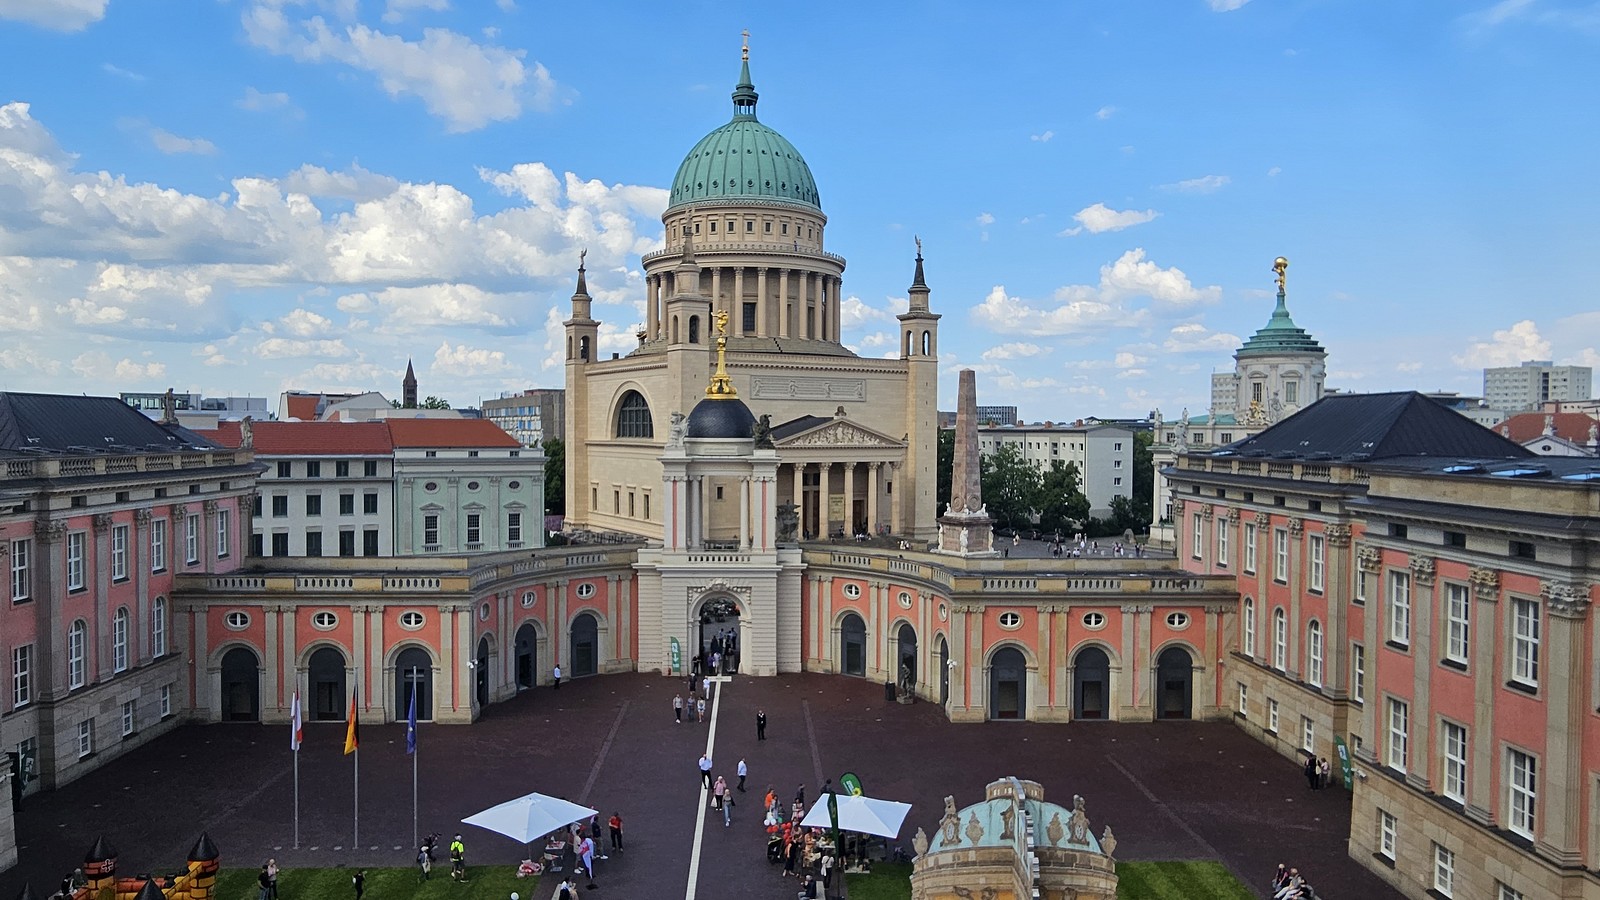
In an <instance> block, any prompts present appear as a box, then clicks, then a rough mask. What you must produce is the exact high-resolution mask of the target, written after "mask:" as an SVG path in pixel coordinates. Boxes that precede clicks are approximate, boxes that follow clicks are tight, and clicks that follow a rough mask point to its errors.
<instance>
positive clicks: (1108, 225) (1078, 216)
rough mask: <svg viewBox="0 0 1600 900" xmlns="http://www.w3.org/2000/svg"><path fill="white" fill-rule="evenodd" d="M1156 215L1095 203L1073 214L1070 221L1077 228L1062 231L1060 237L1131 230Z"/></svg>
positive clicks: (1149, 211) (1151, 210)
mask: <svg viewBox="0 0 1600 900" xmlns="http://www.w3.org/2000/svg"><path fill="white" fill-rule="evenodd" d="M1157 215H1160V214H1159V213H1157V212H1156V211H1155V210H1153V209H1147V210H1144V211H1142V212H1141V211H1139V210H1137V209H1125V210H1121V211H1118V210H1115V209H1112V208H1111V207H1109V206H1106V205H1105V204H1104V203H1096V204H1095V205H1093V206H1086V207H1084V208H1083V209H1080V210H1078V211H1077V212H1076V213H1074V214H1073V216H1072V219H1073V221H1075V222H1077V223H1078V224H1077V226H1076V227H1074V228H1068V229H1067V230H1065V231H1062V232H1061V235H1062V236H1063V237H1070V236H1072V235H1075V234H1079V233H1082V232H1085V231H1087V232H1089V233H1090V234H1101V233H1103V232H1107V231H1121V230H1122V229H1124V228H1132V227H1133V226H1135V225H1142V224H1144V223H1145V222H1148V221H1150V220H1151V219H1154V218H1155V217H1156V216H1157Z"/></svg>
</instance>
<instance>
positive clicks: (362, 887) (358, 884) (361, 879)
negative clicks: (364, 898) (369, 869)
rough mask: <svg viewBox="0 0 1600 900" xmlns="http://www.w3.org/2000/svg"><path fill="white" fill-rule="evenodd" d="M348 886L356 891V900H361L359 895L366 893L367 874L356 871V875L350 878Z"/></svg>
mask: <svg viewBox="0 0 1600 900" xmlns="http://www.w3.org/2000/svg"><path fill="white" fill-rule="evenodd" d="M350 885H351V886H352V887H354V888H355V889H356V900H361V895H362V894H365V893H366V892H367V873H366V872H364V871H362V870H360V869H357V870H356V873H355V874H354V875H351V876H350Z"/></svg>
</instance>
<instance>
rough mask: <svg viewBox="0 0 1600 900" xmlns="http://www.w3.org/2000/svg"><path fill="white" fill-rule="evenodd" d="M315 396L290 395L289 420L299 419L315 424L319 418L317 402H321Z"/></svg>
mask: <svg viewBox="0 0 1600 900" xmlns="http://www.w3.org/2000/svg"><path fill="white" fill-rule="evenodd" d="M321 399H322V398H321V397H318V396H317V395H315V394H290V395H289V400H288V403H286V404H285V405H286V406H287V407H288V413H289V418H291V419H299V420H301V421H303V422H313V421H316V418H317V401H319V400H321Z"/></svg>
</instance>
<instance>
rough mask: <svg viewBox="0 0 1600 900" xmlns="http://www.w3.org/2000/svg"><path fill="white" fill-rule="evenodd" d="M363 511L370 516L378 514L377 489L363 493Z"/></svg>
mask: <svg viewBox="0 0 1600 900" xmlns="http://www.w3.org/2000/svg"><path fill="white" fill-rule="evenodd" d="M361 511H362V512H363V513H365V514H367V515H369V516H375V515H377V514H378V494H377V492H375V491H370V492H368V493H365V494H362V495H361Z"/></svg>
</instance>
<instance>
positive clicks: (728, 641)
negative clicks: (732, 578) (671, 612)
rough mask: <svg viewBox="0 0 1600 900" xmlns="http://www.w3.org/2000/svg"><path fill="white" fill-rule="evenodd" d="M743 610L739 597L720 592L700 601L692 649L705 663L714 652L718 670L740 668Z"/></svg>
mask: <svg viewBox="0 0 1600 900" xmlns="http://www.w3.org/2000/svg"><path fill="white" fill-rule="evenodd" d="M742 612H743V610H741V609H740V608H739V601H738V600H736V599H735V598H733V597H730V596H727V595H719V596H715V597H709V598H707V599H705V600H704V601H702V602H701V603H700V609H699V610H698V612H696V613H695V621H694V625H693V629H692V633H693V634H694V635H695V644H694V645H695V651H696V652H698V653H699V654H700V659H701V662H702V664H704V665H709V663H710V660H711V657H712V654H713V653H715V654H717V657H718V674H723V675H731V674H733V673H735V672H738V671H739V661H740V655H741V652H742V651H743V646H744V645H743V638H744V633H743V629H742V627H741V626H742V622H741V621H740V617H741V614H742Z"/></svg>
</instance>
